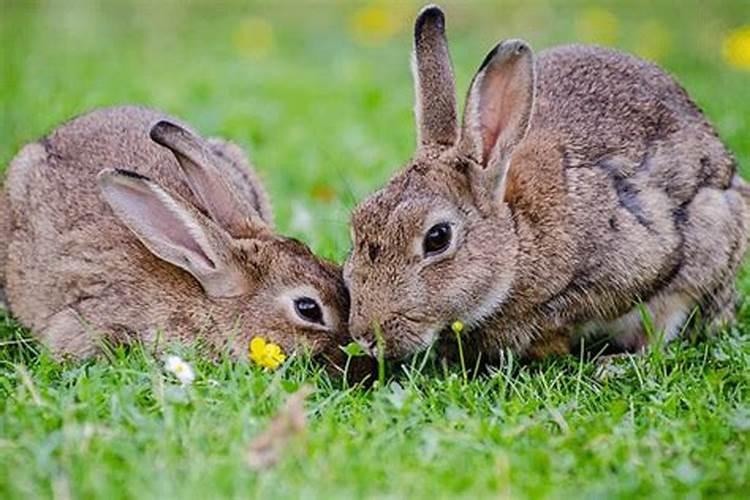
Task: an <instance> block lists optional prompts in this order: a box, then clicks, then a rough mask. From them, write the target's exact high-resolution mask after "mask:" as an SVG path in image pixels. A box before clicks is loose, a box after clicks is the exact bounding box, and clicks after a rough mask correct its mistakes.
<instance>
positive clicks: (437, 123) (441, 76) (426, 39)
mask: <svg viewBox="0 0 750 500" xmlns="http://www.w3.org/2000/svg"><path fill="white" fill-rule="evenodd" d="M412 72H413V74H414V86H415V94H416V106H415V114H416V119H417V129H418V133H419V137H418V142H419V145H418V148H419V149H420V150H421V149H424V148H429V147H434V146H453V145H454V144H455V143H456V141H457V140H458V122H457V118H456V117H457V113H456V85H455V79H454V77H453V67H452V64H451V58H450V53H449V52H448V40H446V38H445V16H444V15H443V12H442V11H441V10H440V8H438V7H437V6H435V5H428V6H427V7H425V8H424V9H422V11H421V12H420V13H419V15H418V16H417V19H416V21H415V22H414V53H413V58H412Z"/></svg>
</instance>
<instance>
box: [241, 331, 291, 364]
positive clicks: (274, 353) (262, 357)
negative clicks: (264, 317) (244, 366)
mask: <svg viewBox="0 0 750 500" xmlns="http://www.w3.org/2000/svg"><path fill="white" fill-rule="evenodd" d="M285 359H286V355H285V354H284V353H283V352H281V347H279V346H278V345H276V344H274V343H272V342H266V340H265V339H264V338H262V337H254V338H253V340H251V341H250V360H251V361H253V362H254V363H257V364H258V365H260V366H262V367H263V368H268V369H269V370H275V369H276V368H278V367H279V366H280V365H281V363H283V362H284V360H285Z"/></svg>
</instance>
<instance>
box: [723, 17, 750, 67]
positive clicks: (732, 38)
mask: <svg viewBox="0 0 750 500" xmlns="http://www.w3.org/2000/svg"><path fill="white" fill-rule="evenodd" d="M721 53H722V55H723V56H724V60H725V61H726V62H727V63H729V64H730V65H731V66H734V67H735V68H739V69H747V70H750V24H747V25H745V26H742V27H740V28H737V29H736V30H734V31H731V32H729V33H728V34H727V36H726V37H724V42H723V43H722V45H721Z"/></svg>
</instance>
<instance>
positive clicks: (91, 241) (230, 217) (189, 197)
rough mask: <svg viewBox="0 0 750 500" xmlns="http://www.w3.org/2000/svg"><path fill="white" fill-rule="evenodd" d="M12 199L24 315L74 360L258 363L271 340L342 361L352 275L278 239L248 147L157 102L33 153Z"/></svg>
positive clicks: (78, 121) (13, 250)
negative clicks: (256, 347) (180, 348)
mask: <svg viewBox="0 0 750 500" xmlns="http://www.w3.org/2000/svg"><path fill="white" fill-rule="evenodd" d="M1 196H2V197H1V198H0V203H2V207H1V208H2V210H1V211H0V214H2V219H0V230H1V231H2V237H3V241H2V244H0V269H1V270H2V273H3V274H2V275H0V277H2V278H3V283H2V284H4V285H5V288H6V292H7V298H8V302H9V305H10V310H11V311H12V313H13V315H14V316H15V317H17V318H18V319H19V320H20V321H21V323H23V324H24V325H25V326H27V327H29V328H30V329H31V330H32V331H33V332H34V333H35V334H36V335H37V336H38V337H39V338H40V339H41V340H42V342H43V343H44V344H45V345H46V346H48V347H49V348H50V350H51V351H52V352H53V353H54V354H55V355H57V356H59V357H66V356H69V357H73V358H82V357H87V356H90V355H93V354H96V353H97V352H100V350H101V346H102V341H106V342H108V343H110V344H120V343H130V342H132V341H134V340H139V341H143V342H145V343H147V344H152V345H153V344H155V343H156V342H157V339H158V338H160V337H163V339H164V342H166V341H170V340H180V341H194V340H196V339H201V341H203V342H204V343H205V344H206V345H207V346H208V347H210V348H211V349H212V350H214V351H216V352H218V351H223V350H228V351H229V352H230V353H231V354H232V355H234V356H237V357H246V356H247V349H248V344H249V341H250V340H251V339H252V338H253V337H254V336H261V337H264V338H265V339H267V340H269V341H272V342H275V343H278V344H279V345H281V347H282V348H283V349H284V350H285V351H287V352H289V351H291V350H293V349H296V348H299V347H300V346H305V347H306V348H309V349H311V350H312V352H313V353H314V354H320V355H323V356H326V357H329V359H333V360H340V358H341V353H340V349H339V348H338V346H339V345H340V344H345V343H346V342H347V341H348V339H349V337H348V335H347V333H346V332H347V325H346V320H347V311H348V296H347V293H346V290H345V288H344V286H343V281H342V279H341V273H340V268H339V267H337V266H336V265H334V264H332V263H329V262H327V261H324V260H322V259H319V258H317V257H315V256H314V255H313V254H312V253H311V252H310V250H308V248H307V247H306V246H305V245H303V244H302V243H300V242H298V241H296V240H292V239H288V238H284V237H281V236H278V235H277V234H275V233H274V231H273V222H272V220H271V207H270V203H269V200H268V196H267V194H266V191H265V190H264V188H263V186H262V184H261V183H260V181H259V179H258V178H257V176H256V174H255V173H254V171H253V170H252V169H251V167H250V165H249V164H248V163H247V160H246V159H245V155H244V154H243V152H242V150H241V149H240V148H239V147H238V146H236V145H233V144H231V143H227V142H225V141H223V140H221V139H209V140H204V139H202V138H200V137H199V136H197V135H196V134H195V133H193V132H191V131H190V130H189V129H188V128H187V126H185V125H183V124H179V122H177V121H176V120H174V119H173V118H170V117H168V116H165V115H163V114H161V113H159V112H156V111H153V110H149V109H146V108H140V107H133V106H124V107H113V108H107V109H100V110H96V111H93V112H91V113H89V114H85V115H82V116H79V117H77V118H75V119H73V120H71V121H69V122H67V123H65V124H63V125H61V126H60V127H58V128H57V129H55V130H54V131H53V132H52V133H50V134H49V135H48V136H46V137H45V138H43V139H41V140H39V141H38V142H35V143H32V144H29V145H27V146H25V147H24V148H23V149H22V150H21V151H20V152H19V153H18V155H17V156H16V157H15V159H14V160H13V161H12V163H11V164H10V167H9V169H8V172H7V178H6V181H5V188H4V191H3V194H2V195H1ZM300 297H308V298H310V299H312V300H314V301H315V303H316V304H317V305H318V306H319V309H320V311H319V312H320V313H321V314H320V318H319V321H317V322H315V321H313V322H311V321H308V320H306V319H305V318H303V317H301V316H300V314H299V313H298V312H297V310H296V309H295V300H296V299H298V298H300Z"/></svg>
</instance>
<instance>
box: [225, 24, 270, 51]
mask: <svg viewBox="0 0 750 500" xmlns="http://www.w3.org/2000/svg"><path fill="white" fill-rule="evenodd" d="M232 42H233V43H234V47H235V48H236V49H237V51H238V52H240V53H241V54H243V55H246V56H249V57H254V58H257V59H262V58H264V57H266V56H267V55H268V54H269V53H270V52H271V50H272V49H273V25H271V23H270V22H268V21H267V20H266V19H263V18H261V17H246V18H244V19H241V20H240V21H239V24H238V25H237V28H236V29H235V30H234V33H233V34H232Z"/></svg>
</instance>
